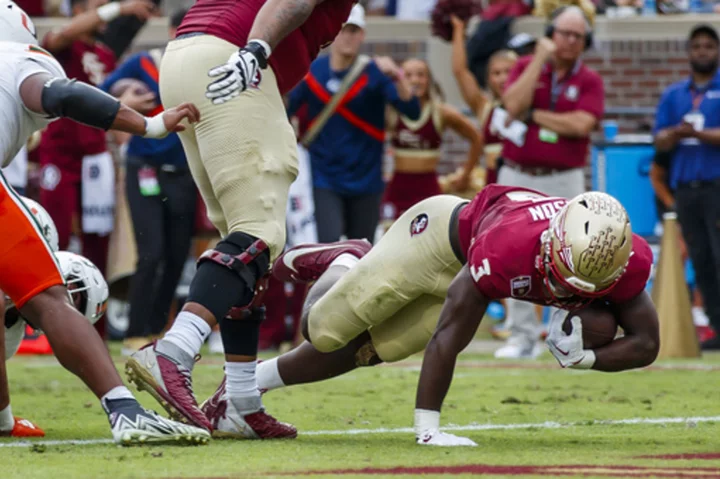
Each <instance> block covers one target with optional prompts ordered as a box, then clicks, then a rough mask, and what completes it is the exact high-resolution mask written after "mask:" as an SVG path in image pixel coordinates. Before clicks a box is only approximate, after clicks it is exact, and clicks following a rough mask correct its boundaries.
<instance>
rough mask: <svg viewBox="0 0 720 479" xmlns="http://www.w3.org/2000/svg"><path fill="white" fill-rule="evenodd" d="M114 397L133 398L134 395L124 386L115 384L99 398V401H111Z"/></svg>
mask: <svg viewBox="0 0 720 479" xmlns="http://www.w3.org/2000/svg"><path fill="white" fill-rule="evenodd" d="M115 399H135V396H133V394H132V393H131V392H130V390H129V389H128V388H126V387H125V386H115V387H114V388H112V389H111V390H110V391H108V392H107V393H106V394H105V395H104V396H103V397H102V398H100V400H101V401H113V400H115Z"/></svg>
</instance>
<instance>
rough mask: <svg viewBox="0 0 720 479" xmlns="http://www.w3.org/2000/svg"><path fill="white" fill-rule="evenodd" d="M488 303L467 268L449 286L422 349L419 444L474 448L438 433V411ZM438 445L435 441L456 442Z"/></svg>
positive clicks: (465, 441) (417, 403) (417, 412)
mask: <svg viewBox="0 0 720 479" xmlns="http://www.w3.org/2000/svg"><path fill="white" fill-rule="evenodd" d="M487 306H488V300H487V299H486V298H485V297H484V296H483V295H482V294H480V292H479V291H478V290H477V288H476V287H475V284H474V282H473V279H472V276H471V275H470V271H469V269H468V267H467V265H465V266H463V268H462V269H461V270H460V272H459V273H458V274H457V276H456V277H455V279H454V280H453V282H452V283H451V284H450V288H449V289H448V294H447V297H446V299H445V303H444V305H443V308H442V311H441V312H440V319H439V321H438V325H437V329H436V330H435V334H433V337H432V338H431V339H430V342H429V343H428V345H427V348H426V349H425V357H424V358H423V364H422V369H421V371H420V381H419V383H418V390H417V398H416V400H415V434H416V436H417V440H418V443H422V444H430V445H435V444H437V445H475V444H474V443H473V442H472V441H469V440H468V439H464V438H458V437H456V436H452V435H449V434H443V433H440V432H439V431H438V428H439V426H440V408H441V407H442V403H443V400H444V399H445V395H446V394H447V392H448V390H449V389H450V383H451V381H452V377H453V371H454V370H455V361H456V360H457V356H458V354H460V352H461V351H462V350H463V349H465V347H466V346H467V345H468V344H469V343H470V341H471V340H472V338H473V336H474V335H475V331H477V328H478V326H479V325H480V321H481V320H482V317H483V315H484V314H485V310H486V309H487ZM455 440H462V441H459V442H457V443H454V444H441V443H440V442H438V441H441V442H442V441H448V442H455Z"/></svg>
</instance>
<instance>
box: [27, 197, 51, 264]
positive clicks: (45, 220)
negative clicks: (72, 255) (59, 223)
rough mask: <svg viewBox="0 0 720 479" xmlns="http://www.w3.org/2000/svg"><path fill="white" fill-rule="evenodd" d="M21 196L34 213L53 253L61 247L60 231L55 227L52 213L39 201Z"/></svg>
mask: <svg viewBox="0 0 720 479" xmlns="http://www.w3.org/2000/svg"><path fill="white" fill-rule="evenodd" d="M20 198H21V199H22V200H23V203H25V206H27V208H28V209H29V210H30V212H31V213H32V214H33V216H34V217H35V219H36V220H37V222H38V225H40V230H41V231H42V234H43V236H44V237H45V240H46V241H47V242H48V244H49V245H50V249H51V250H52V251H53V253H56V252H57V251H58V250H59V249H60V247H59V239H58V232H57V228H56V227H55V222H54V221H53V220H52V218H51V217H50V214H49V213H48V212H47V211H46V210H45V208H43V207H42V206H40V203H38V202H37V201H35V200H31V199H30V198H25V197H24V196H21V197H20Z"/></svg>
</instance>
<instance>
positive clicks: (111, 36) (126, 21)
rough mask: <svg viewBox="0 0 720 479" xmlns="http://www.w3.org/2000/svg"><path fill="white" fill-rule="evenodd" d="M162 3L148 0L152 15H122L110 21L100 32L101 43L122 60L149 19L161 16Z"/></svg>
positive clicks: (156, 0)
mask: <svg viewBox="0 0 720 479" xmlns="http://www.w3.org/2000/svg"><path fill="white" fill-rule="evenodd" d="M161 1H162V0H148V3H149V4H148V7H150V12H151V13H152V15H122V16H119V17H117V18H115V19H114V20H112V21H110V22H109V23H108V24H107V26H106V27H105V28H103V29H102V31H101V32H100V35H99V39H100V41H102V42H103V43H104V44H105V45H106V46H107V47H108V48H110V50H112V52H113V53H114V54H115V56H116V57H117V58H120V57H121V56H122V55H123V54H124V53H125V52H126V51H127V50H128V48H130V45H131V44H132V42H133V40H134V39H135V37H136V36H137V34H138V33H140V30H141V29H142V27H144V26H145V23H146V22H147V21H148V18H149V17H150V16H154V15H157V14H159V11H160V8H159V7H160V3H161ZM168 1H169V0H166V2H165V3H166V4H167V3H168Z"/></svg>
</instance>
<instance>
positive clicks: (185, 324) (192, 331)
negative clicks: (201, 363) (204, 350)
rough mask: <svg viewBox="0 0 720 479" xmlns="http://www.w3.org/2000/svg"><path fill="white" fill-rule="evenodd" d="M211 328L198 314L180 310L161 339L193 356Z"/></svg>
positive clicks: (208, 334)
mask: <svg viewBox="0 0 720 479" xmlns="http://www.w3.org/2000/svg"><path fill="white" fill-rule="evenodd" d="M211 332H212V328H210V325H209V324H208V323H206V322H205V321H204V320H203V319H202V318H201V317H200V316H198V315H196V314H193V313H188V312H187V311H182V312H181V313H180V314H178V316H177V318H175V322H174V323H173V325H172V328H170V331H168V332H167V333H166V334H165V336H164V337H163V340H167V341H170V342H171V343H173V344H174V345H175V346H177V347H179V348H180V349H182V350H183V351H185V352H186V353H188V354H189V355H190V356H192V357H195V356H196V355H197V354H198V353H199V352H200V348H201V347H202V345H203V343H204V342H205V340H206V339H207V337H208V336H210V333H211Z"/></svg>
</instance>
